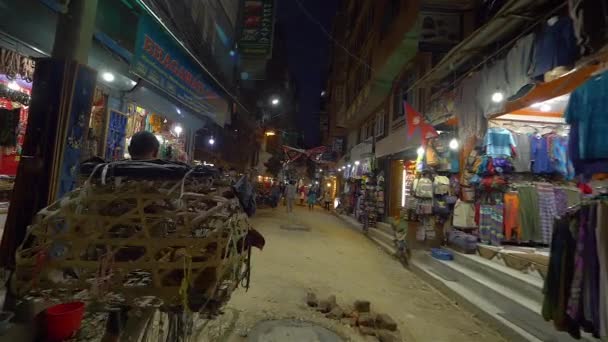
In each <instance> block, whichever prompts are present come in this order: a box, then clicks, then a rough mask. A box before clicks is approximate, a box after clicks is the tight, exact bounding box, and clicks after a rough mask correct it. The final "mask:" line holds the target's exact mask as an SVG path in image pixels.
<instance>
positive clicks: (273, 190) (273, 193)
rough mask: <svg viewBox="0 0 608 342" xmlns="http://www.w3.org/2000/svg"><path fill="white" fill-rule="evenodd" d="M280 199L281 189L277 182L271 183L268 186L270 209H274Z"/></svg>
mask: <svg viewBox="0 0 608 342" xmlns="http://www.w3.org/2000/svg"><path fill="white" fill-rule="evenodd" d="M280 199H281V189H280V188H279V185H278V184H277V183H273V184H272V186H271V187H270V200H271V201H272V202H271V206H272V209H276V207H277V206H278V205H279V200H280Z"/></svg>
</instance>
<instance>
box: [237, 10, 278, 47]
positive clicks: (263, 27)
mask: <svg viewBox="0 0 608 342" xmlns="http://www.w3.org/2000/svg"><path fill="white" fill-rule="evenodd" d="M273 30H274V0H245V1H244V8H243V32H242V34H241V39H240V40H239V49H240V51H241V53H242V54H243V55H244V56H250V57H268V56H270V54H271V52H272V34H273Z"/></svg>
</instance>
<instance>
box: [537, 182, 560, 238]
mask: <svg viewBox="0 0 608 342" xmlns="http://www.w3.org/2000/svg"><path fill="white" fill-rule="evenodd" d="M536 191H537V193H538V208H539V216H540V221H539V223H540V230H541V237H542V239H541V241H542V242H543V243H546V244H549V243H550V242H551V234H552V231H553V220H554V219H555V217H556V216H557V210H556V206H555V192H554V191H553V185H551V184H549V183H537V184H536Z"/></svg>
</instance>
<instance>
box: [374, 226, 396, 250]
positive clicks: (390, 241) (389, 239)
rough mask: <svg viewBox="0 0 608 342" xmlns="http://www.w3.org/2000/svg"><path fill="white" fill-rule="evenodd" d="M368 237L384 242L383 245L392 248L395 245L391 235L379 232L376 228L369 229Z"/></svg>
mask: <svg viewBox="0 0 608 342" xmlns="http://www.w3.org/2000/svg"><path fill="white" fill-rule="evenodd" d="M368 235H369V236H370V237H372V238H375V239H377V240H380V241H382V242H384V243H385V244H387V245H389V246H394V244H395V242H394V240H395V237H394V236H393V234H387V233H385V232H384V231H383V230H380V229H377V228H369V229H368Z"/></svg>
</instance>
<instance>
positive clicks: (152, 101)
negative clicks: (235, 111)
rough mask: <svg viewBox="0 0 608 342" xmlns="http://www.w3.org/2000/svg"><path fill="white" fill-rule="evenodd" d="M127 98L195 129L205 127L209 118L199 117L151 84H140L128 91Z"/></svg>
mask: <svg viewBox="0 0 608 342" xmlns="http://www.w3.org/2000/svg"><path fill="white" fill-rule="evenodd" d="M125 99H126V100H128V101H132V102H135V103H137V104H138V105H140V106H142V107H144V108H145V109H147V110H150V111H152V112H154V113H158V114H160V115H163V116H166V117H167V119H169V120H171V121H175V122H179V123H181V124H182V125H183V126H184V127H187V128H188V129H192V130H194V131H196V130H199V129H201V128H203V127H205V125H206V124H208V122H209V119H206V118H202V117H199V116H198V115H196V114H194V113H191V112H190V111H189V110H188V109H187V108H186V107H184V106H183V105H182V106H180V104H179V103H175V102H172V101H169V100H168V99H167V97H166V96H164V95H161V94H159V93H157V92H156V90H154V89H153V88H152V86H150V85H146V86H139V87H137V88H136V89H135V90H134V91H132V92H130V93H127V95H126V96H125Z"/></svg>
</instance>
